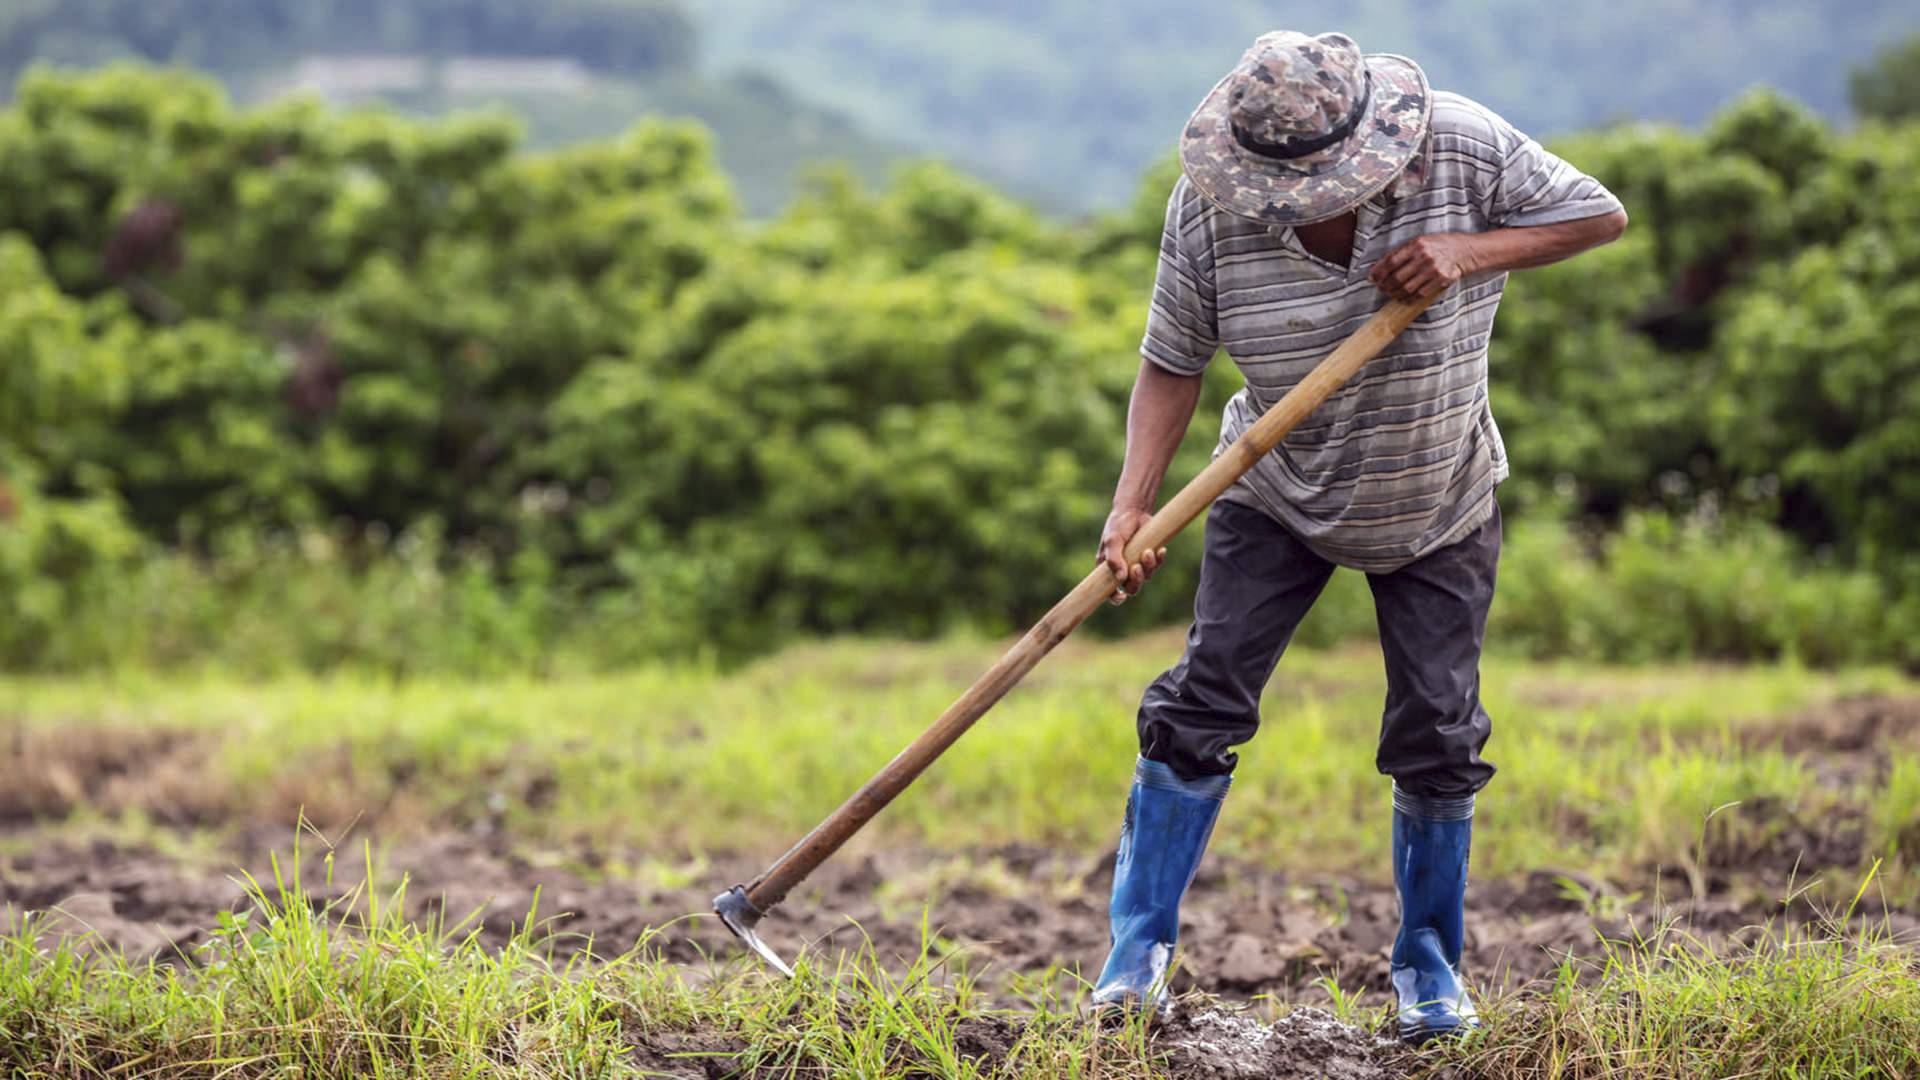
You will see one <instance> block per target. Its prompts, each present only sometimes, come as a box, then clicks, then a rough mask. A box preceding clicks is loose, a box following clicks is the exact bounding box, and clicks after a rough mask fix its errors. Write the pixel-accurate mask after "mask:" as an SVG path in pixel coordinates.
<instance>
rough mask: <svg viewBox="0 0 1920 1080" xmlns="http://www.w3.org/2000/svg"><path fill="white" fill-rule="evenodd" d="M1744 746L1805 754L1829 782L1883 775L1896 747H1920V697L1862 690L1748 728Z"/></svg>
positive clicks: (1837, 783)
mask: <svg viewBox="0 0 1920 1080" xmlns="http://www.w3.org/2000/svg"><path fill="white" fill-rule="evenodd" d="M1741 744H1742V746H1744V747H1746V748H1748V749H1773V750H1779V751H1781V752H1783V753H1787V754H1799V755H1803V756H1804V757H1805V758H1806V759H1807V761H1808V764H1809V765H1811V766H1812V768H1813V769H1814V772H1815V773H1816V774H1817V775H1818V776H1819V777H1820V779H1821V781H1822V782H1823V783H1826V784H1830V785H1835V786H1843V785H1847V784H1855V783H1863V782H1871V781H1877V780H1879V779H1881V778H1882V777H1883V776H1884V775H1885V773H1886V769H1887V767H1888V763H1889V762H1890V761H1891V760H1892V754H1890V753H1889V751H1890V750H1892V749H1895V748H1904V749H1907V750H1920V697H1913V696H1901V695H1894V694H1859V695H1855V696H1853V697H1844V698H1840V699H1839V700H1837V701H1833V702H1829V703H1827V704H1825V705H1821V706H1819V707H1816V708H1812V709H1808V710H1806V711H1805V712H1802V713H1800V714H1799V715H1797V716H1795V717H1793V718H1792V719H1790V720H1788V721H1786V722H1784V723H1781V722H1778V721H1773V722H1769V723H1767V724H1765V725H1762V726H1758V727H1754V728H1751V729H1749V730H1748V731H1746V732H1744V733H1743V735H1742V738H1741Z"/></svg>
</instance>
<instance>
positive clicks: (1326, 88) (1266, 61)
mask: <svg viewBox="0 0 1920 1080" xmlns="http://www.w3.org/2000/svg"><path fill="white" fill-rule="evenodd" d="M1432 111H1433V104H1432V95H1430V94H1429V93H1428V91H1427V76H1426V74H1425V73H1424V72H1422V71H1421V70H1420V65H1418V64H1416V63H1414V62H1413V61H1411V60H1409V59H1407V58H1406V57H1404V56H1393V55H1391V54H1387V53H1374V54H1371V55H1362V54H1361V52H1360V47H1359V46H1358V45H1355V44H1354V42H1353V39H1352V38H1349V37H1347V36H1346V35H1344V34H1322V35H1320V36H1319V37H1309V36H1307V35H1306V34H1302V33H1299V32H1297V31H1292V30H1281V31H1276V32H1274V33H1271V34H1263V35H1261V37H1260V39H1259V40H1258V41H1255V42H1254V43H1253V48H1251V49H1248V50H1247V53H1246V55H1245V56H1242V57H1241V58H1240V64H1239V66H1237V67H1235V68H1234V69H1233V70H1232V71H1231V72H1229V73H1228V74H1227V77H1226V78H1224V79H1221V80H1220V82H1219V84H1218V85H1216V86H1215V87H1214V88H1213V90H1212V91H1211V92H1210V93H1208V94H1207V97H1206V100H1205V101H1202V102H1201V103H1200V107H1199V108H1198V109H1196V110H1194V113H1193V117H1192V119H1190V120H1188V121H1187V130H1186V133H1185V134H1184V135H1182V136H1181V139H1180V164H1181V167H1182V168H1184V169H1185V170H1186V173H1187V179H1188V180H1190V181H1191V182H1192V183H1193V185H1194V186H1195V187H1197V188H1199V189H1200V191H1201V193H1202V194H1204V195H1206V197H1207V198H1208V199H1210V200H1212V201H1213V202H1214V203H1215V204H1216V205H1218V206H1219V207H1220V208H1221V209H1223V210H1226V211H1227V212H1228V213H1232V214H1238V215H1240V216H1242V217H1249V218H1253V219H1255V220H1258V221H1266V222H1271V223H1273V224H1275V225H1304V224H1307V223H1309V222H1314V221H1323V220H1325V219H1327V218H1330V217H1337V216H1339V215H1340V214H1343V213H1345V212H1346V211H1348V210H1351V209H1352V208H1354V207H1355V206H1358V205H1360V204H1361V203H1363V202H1365V201H1367V200H1368V199H1370V198H1372V197H1373V196H1374V195H1376V194H1378V193H1379V192H1381V191H1382V190H1384V189H1385V188H1386V187H1387V186H1388V185H1389V184H1392V183H1393V182H1394V180H1395V179H1396V178H1398V177H1399V176H1400V174H1401V172H1402V171H1403V170H1405V169H1406V168H1407V165H1408V163H1409V162H1411V161H1412V160H1413V158H1414V155H1415V154H1416V153H1417V152H1418V151H1419V149H1420V144H1421V141H1422V140H1423V139H1425V138H1426V135H1427V125H1428V121H1429V119H1430V117H1431V115H1432Z"/></svg>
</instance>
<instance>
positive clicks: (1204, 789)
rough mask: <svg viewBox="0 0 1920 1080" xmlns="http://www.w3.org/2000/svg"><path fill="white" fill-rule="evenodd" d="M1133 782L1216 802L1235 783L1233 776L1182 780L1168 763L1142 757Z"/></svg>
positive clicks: (1134, 769)
mask: <svg viewBox="0 0 1920 1080" xmlns="http://www.w3.org/2000/svg"><path fill="white" fill-rule="evenodd" d="M1133 782H1134V783H1136V784H1139V785H1140V786H1141V787H1149V788H1157V789H1159V790H1161V791H1171V792H1174V793H1176V794H1179V795H1190V796H1192V797H1193V798H1196V799H1212V800H1213V801H1214V802H1219V801H1221V800H1222V799H1225V798H1226V797H1227V785H1229V784H1231V783H1233V777H1232V776H1202V777H1199V778H1198V779H1194V780H1182V779H1180V777H1179V775H1178V774H1176V773H1175V772H1174V771H1173V769H1171V768H1169V767H1168V766H1167V765H1165V764H1162V763H1161V762H1158V761H1148V760H1147V759H1146V758H1140V759H1139V760H1138V761H1137V762H1136V763H1135V764H1134V767H1133Z"/></svg>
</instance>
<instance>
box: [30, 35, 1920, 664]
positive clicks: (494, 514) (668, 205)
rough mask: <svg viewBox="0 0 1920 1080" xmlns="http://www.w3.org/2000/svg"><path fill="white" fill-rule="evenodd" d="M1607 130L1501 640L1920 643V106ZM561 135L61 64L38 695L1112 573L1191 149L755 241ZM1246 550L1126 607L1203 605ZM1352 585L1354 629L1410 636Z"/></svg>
mask: <svg viewBox="0 0 1920 1080" xmlns="http://www.w3.org/2000/svg"><path fill="white" fill-rule="evenodd" d="M1561 149H1562V150H1563V151H1564V152H1566V153H1567V154H1568V155H1569V156H1570V157H1571V158H1573V159H1574V160H1575V161H1577V162H1578V163H1580V164H1581V165H1582V166H1583V167H1585V168H1587V169H1588V170H1590V171H1592V172H1594V173H1595V174H1596V175H1598V176H1600V177H1601V178H1603V179H1604V180H1605V181H1606V182H1607V183H1608V184H1609V185H1610V186H1612V187H1613V189H1614V190H1615V191H1617V192H1618V193H1619V194H1620V195H1621V196H1622V197H1623V198H1624V199H1625V200H1626V203H1627V205H1628V208H1629V210H1630V212H1631V213H1632V215H1633V218H1634V226H1633V228H1632V229H1631V230H1630V231H1629V233H1628V235H1627V237H1626V238H1625V239H1624V240H1623V241H1621V242H1620V243H1618V244H1616V245H1614V246H1612V247H1609V248H1607V249H1604V250H1602V251H1599V252H1596V253H1593V254H1591V255H1589V256H1587V257H1585V258H1583V259H1580V260H1577V261H1575V262H1573V263H1569V264H1565V265H1562V266H1559V267H1555V268H1551V269H1548V270H1545V271H1539V272H1535V273H1532V274H1529V275H1523V276H1522V277H1521V278H1519V279H1517V280H1516V283H1515V285H1514V287H1513V289H1512V290H1511V291H1510V293H1509V298H1508V300H1507V302H1506V306H1505V308H1504V309H1503V312H1502V315H1501V319H1500V326H1499V329H1498V332H1497V334H1496V340H1495V345H1494V351H1493V357H1494V360H1493V363H1494V367H1495V370H1494V375H1493V380H1494V384H1493V395H1494V407H1495V412H1496V415H1497V416H1498V417H1499V419H1500V422H1501V426H1502V429H1503V431H1504V432H1505V433H1506V436H1507V440H1508V446H1509V449H1510V451H1511V452H1512V456H1513V460H1514V464H1515V475H1514V478H1513V480H1512V481H1511V482H1510V483H1509V485H1508V486H1507V488H1506V489H1505V491H1504V492H1503V502H1504V505H1505V506H1506V507H1507V508H1508V511H1509V515H1510V518H1509V520H1510V523H1511V525H1510V529H1509V534H1508V548H1507V555H1506V558H1505V561H1504V563H1503V568H1502V576H1503V581H1502V595H1501V600H1500V602H1499V607H1498V608H1497V611H1496V616H1495V618H1496V626H1495V629H1494V631H1493V634H1494V638H1495V640H1496V642H1498V643H1499V644H1500V645H1501V646H1503V647H1507V648H1516V649H1524V650H1528V651H1531V652H1534V653H1537V654H1541V655H1574V656H1593V657H1608V658H1623V659H1644V658H1662V657H1675V656H1686V655H1705V656H1719V657H1774V656H1782V655H1790V656H1794V657H1798V658H1801V659H1804V660H1807V661H1810V662H1816V663H1832V662H1851V661H1861V660H1892V661H1899V662H1906V663H1913V662H1914V661H1915V660H1916V656H1917V655H1920V654H1917V653H1916V651H1915V650H1916V645H1915V644H1914V642H1915V641H1916V640H1920V635H1917V633H1916V632H1920V556H1917V555H1916V553H1915V552H1914V550H1913V544H1912V541H1911V533H1912V525H1911V523H1912V521H1913V520H1914V519H1915V515H1916V513H1920V469H1917V468H1916V466H1920V423H1916V421H1915V419H1914V418H1915V416H1916V415H1920V411H1917V410H1920V346H1916V344H1915V341H1916V338H1915V335H1914V334H1913V332H1912V327H1913V326H1914V325H1915V324H1916V319H1917V318H1920V125H1915V124H1913V123H1911V122H1904V123H1886V124H1882V123H1870V124H1867V125H1865V126H1863V127H1861V128H1859V129H1858V130H1856V131H1852V132H1844V133H1843V132H1839V131H1836V130H1834V129H1832V128H1830V127H1828V126H1827V125H1826V124H1825V123H1823V122H1822V121H1820V120H1818V119H1816V118H1815V117H1814V116H1813V115H1812V114H1810V113H1808V112H1807V111H1805V110H1803V109H1802V108H1800V107H1798V106H1796V105H1794V104H1792V103H1790V102H1788V101H1786V100H1784V99H1782V98H1780V97H1777V96H1773V95H1769V94H1758V95H1755V96H1751V97H1749V98H1747V99H1745V100H1744V101H1742V102H1740V103H1739V104H1737V105H1735V106H1734V107H1731V108H1729V109H1727V110H1726V111H1724V112H1723V113H1721V114H1720V115H1719V116H1718V117H1717V118H1715V120H1714V121H1713V122H1712V123H1711V124H1710V125H1709V126H1708V127H1707V128H1706V129H1705V130H1703V131H1701V132H1698V133H1689V132H1683V131H1679V130H1673V129H1667V128H1661V127H1626V128H1620V129H1617V130H1613V131H1608V132H1604V133H1599V134H1594V135H1590V136H1584V137H1581V138H1578V139H1574V140H1569V141H1567V142H1566V143H1565V144H1564V145H1562V146H1561ZM513 150H514V135H513V133H512V131H511V130H509V129H507V128H505V127H503V126H502V125H501V124H500V123H499V122H497V121H492V120H476V121H462V122H451V123H444V124H433V125H422V124H418V123H415V122H411V121H406V120H401V119H396V118H394V117H391V116H388V115H383V114H377V113H366V114H337V113H329V112H326V111H323V110H319V109H316V108H314V107H311V106H302V105H281V106H273V107H268V108H263V109H258V110H252V111H236V110H234V109H232V108H230V107H229V106H228V105H227V104H226V103H225V101H224V99H223V98H222V96H221V94H220V93H219V91H218V90H217V89H216V88H215V87H214V86H213V85H212V84H210V83H207V82H203V81H198V80H195V79H191V78H187V77H183V76H178V75H161V74H155V73H151V72H145V71H141V70H137V69H116V70H111V71H109V72H106V73H102V74H97V75H91V76H85V77H61V76H54V75H48V74H41V75H33V76H29V77H28V78H27V79H26V80H25V81H24V82H23V83H22V84H21V85H20V86H19V88H18V90H17V93H16V95H15V100H14V104H13V105H12V106H11V107H10V108H8V109H7V110H6V111H5V112H4V113H0V603H4V605H5V608H6V610H7V612H8V616H9V617H8V618H7V619H6V620H4V621H0V663H4V665H5V666H8V667H12V668H16V669H34V668H75V667H88V666H98V665H110V664H120V663H134V664H191V663H199V662H217V663H222V664H228V665H234V666H238V667H242V668H246V669H253V670H272V669H277V668H284V667H326V666H329V665H333V664H341V663H354V664H361V663H364V664H375V665H380V666H384V667H388V668H392V669H396V670H407V669H419V668H456V669H487V668H492V667H500V666H510V667H529V666H530V667H535V668H553V667H568V666H574V665H599V664H615V663H623V662H631V661H634V660H637V659H645V658H649V657H654V656H661V655H684V654H689V653H705V654H711V655H716V656H720V657H723V658H724V657H729V656H738V655H743V654H746V653H750V652H752V651H754V650H757V649H761V648H765V647H769V646H771V645H774V644H777V643H779V642H781V641H783V640H787V639H790V638H792V637H793V636H795V635H799V634H812V633H826V632H867V633H906V634H928V633H936V632H946V631H953V630H980V631H988V632H998V631H1003V630H1006V629H1010V628H1015V627H1018V626H1022V625H1024V624H1025V623H1026V622H1027V621H1029V620H1030V619H1031V618H1033V617H1034V616H1036V615H1037V614H1038V613H1039V612H1040V611H1042V610H1044V608H1045V607H1046V606H1048V605H1049V604H1050V603H1051V602H1052V601H1053V600H1055V599H1057V597H1058V595H1059V594H1060V593H1061V592H1062V591H1063V590H1064V589H1065V588H1066V587H1067V586H1068V585H1069V584H1070V583H1071V582H1072V581H1074V580H1077V579H1078V577H1079V576H1080V575H1081V574H1083V573H1084V572H1085V570H1086V569H1087V567H1088V566H1089V565H1090V564H1091V558H1092V549H1093V545H1094V540H1095V538H1096V535H1097V532H1098V529H1099V525H1100V522H1101V520H1102V518H1103V517H1104V515H1105V511H1106V508H1107V500H1108V497H1109V494H1110V492H1111V488H1112V482H1113V478H1114V475H1115V474H1116V472H1117V469H1118V464H1119V457H1120V451H1121V447H1122V437H1123V432H1122V429H1123V413H1124V406H1125V399H1126V395H1127V392H1128V389H1129V387H1130V384H1131V380H1132V376H1133V372H1134V368H1135V365H1136V362H1137V361H1136V359H1135V353H1134V349H1135V346H1136V345H1137V342H1138V338H1139V334H1140V325H1141V318H1142V313H1143V305H1144V302H1145V297H1146V294H1147V288H1148V285H1149V282H1150V280H1151V274H1152V264H1153V256H1154V249H1155V243H1156V240H1157V236H1158V232H1159V226H1160V218H1161V212H1162V209H1163V207H1164V201H1165V192H1166V189H1167V186H1168V185H1169V183H1170V182H1171V180H1172V175H1173V174H1172V172H1171V171H1170V169H1169V168H1168V167H1165V166H1163V167H1161V168H1160V169H1158V170H1156V171H1155V172H1154V173H1153V174H1152V175H1150V176H1149V177H1147V178H1146V179H1145V181H1144V182H1143V184H1142V185H1141V188H1140V194H1139V196H1138V199H1137V200H1136V202H1135V204H1134V205H1133V206H1132V207H1131V208H1130V209H1128V210H1126V211H1124V212H1121V213H1117V214H1114V215H1112V216H1109V217H1107V218H1103V219H1101V220H1099V221H1097V222H1094V223H1090V224H1086V225H1081V226H1073V227H1067V226H1062V225H1058V224H1054V223H1050V222H1048V221H1047V220H1045V219H1043V218H1040V217H1038V216H1036V215H1035V214H1034V213H1033V212H1032V211H1031V210H1029V209H1028V208H1026V207H1025V206H1023V205H1022V204H1020V203H1018V202H1015V201H1013V200H1010V199H1009V198H1007V197H1005V196H1003V195H1001V194H999V193H997V192H995V191H994V190H992V189H990V188H988V187H986V186H984V185H982V184H980V183H978V182H974V181H970V180H967V179H965V178H963V177H961V176H959V175H958V174H956V173H954V172H952V171H950V170H948V169H945V168H942V167H938V166H922V167H917V168H914V169H911V170H909V171H906V172H904V173H902V174H901V175H900V176H899V177H898V179H897V180H896V181H895V182H894V183H893V184H892V185H891V186H889V187H887V188H886V189H884V190H882V191H879V192H866V191H863V190H861V189H859V188H858V187H857V186H856V185H854V184H853V183H851V182H850V181H848V180H846V179H844V178H838V177H833V176H826V177H822V178H821V179H820V180H819V181H818V182H817V183H816V184H815V185H814V187H813V189H812V190H811V191H810V192H809V193H808V194H806V195H805V196H804V197H802V198H801V199H799V200H798V201H797V202H796V203H795V204H794V205H793V206H792V207H791V208H790V209H789V210H788V211H787V212H785V213H784V214H782V215H781V216H780V217H779V218H777V219H775V220H773V221H771V222H767V223H754V222H749V221H746V220H744V219H743V218H742V216H741V215H740V213H739V212H738V210H737V208H736V206H735V204H734V201H733V198H732V196H731V194H730V189H729V185H728V184H727V182H726V181H725V179H724V178H723V176H722V175H721V174H720V173H719V171H718V170H717V169H716V168H715V166H714V164H713V161H712V159H711V157H710V155H709V153H708V150H707V147H706V142H705V139H704V137H703V135H702V133H701V132H700V131H698V130H697V129H694V128H691V127H687V126H672V125H661V124H645V125H642V126H640V127H639V128H637V129H635V130H634V131H633V132H632V133H630V134H629V135H628V136H626V137H625V138H623V139H621V140H619V141H617V142H607V143H603V144H596V145H588V146H583V147H579V148H576V149H572V150H566V151H561V152H555V153H550V154H542V155H530V154H516V153H514V152H513ZM1235 378H1236V377H1235V375H1234V373H1233V370H1232V366H1231V364H1229V363H1227V362H1225V361H1224V359H1223V360H1221V361H1220V362H1217V363H1216V364H1215V366H1214V369H1213V371H1212V373H1211V374H1210V375H1209V380H1210V382H1209V390H1208V397H1207V403H1206V405H1205V407H1204V408H1203V411H1202V414H1201V415H1200V417H1199V418H1198V419H1197V421H1196V424H1195V429H1194V431H1193V432H1192V433H1191V434H1190V436H1189V438H1188V440H1187V442H1186V444H1185V446H1184V447H1183V450H1182V455H1181V459H1180V461H1179V462H1178V463H1177V464H1176V465H1175V468H1174V470H1173V475H1172V479H1171V480H1170V484H1171V483H1179V482H1182V481H1184V479H1185V478H1186V477H1187V476H1189V475H1191V474H1192V472H1194V471H1195V470H1196V469H1197V468H1198V467H1199V466H1200V464H1202V463H1203V462H1204V461H1205V459H1206V455H1207V453H1208V451H1209V450H1210V449H1211V446H1212V442H1213V431H1214V430H1215V427H1216V425H1217V417H1218V407H1219V405H1220V403H1221V402H1222V401H1223V400H1224V398H1225V397H1226V395H1227V394H1229V393H1230V392H1231V391H1232V389H1233V388H1234V385H1235ZM1198 547H1199V545H1198V542H1197V537H1196V536H1188V537H1184V538H1182V540H1181V541H1180V542H1179V543H1178V544H1177V545H1176V551H1177V558H1176V560H1175V563H1174V566H1173V567H1172V568H1171V569H1170V570H1169V571H1168V572H1167V574H1165V575H1163V577H1164V578H1165V579H1166V580H1157V581H1156V582H1155V585H1154V586H1153V587H1151V588H1150V589H1149V590H1148V591H1147V592H1146V593H1145V594H1143V596H1142V597H1141V598H1140V599H1139V600H1138V601H1136V602H1134V603H1131V604H1129V605H1127V606H1126V607H1125V608H1123V609H1120V610H1119V611H1116V612H1112V613H1110V614H1107V615H1103V616H1102V617H1101V618H1099V619H1098V620H1096V624H1097V625H1098V626H1099V627H1101V628H1103V629H1109V630H1112V629H1128V628H1137V627H1140V626H1144V625H1150V624H1156V623H1165V622H1170V621H1175V620H1178V619H1180V618H1182V617H1183V616H1184V613H1185V609H1186V606H1187V604H1188V603H1189V601H1190V595H1191V593H1190V590H1189V588H1188V586H1190V583H1191V574H1192V569H1193V565H1194V561H1195V559H1196V556H1197V551H1198ZM1344 577H1345V578H1346V579H1348V580H1343V581H1342V582H1341V583H1340V584H1339V585H1338V586H1337V587H1336V589H1335V590H1334V592H1333V593H1332V594H1331V595H1330V596H1329V597H1328V599H1327V600H1326V601H1325V602H1324V603H1323V607H1324V608H1325V609H1326V610H1324V611H1322V612H1320V613H1318V614H1317V615H1316V619H1315V622H1314V624H1313V626H1312V627H1311V628H1310V631H1309V638H1310V639H1312V638H1316V637H1317V638H1320V639H1325V638H1328V637H1332V636H1339V635H1345V634H1352V633H1364V632H1368V631H1369V630H1370V629H1371V615H1370V612H1369V610H1368V608H1367V606H1366V602H1365V599H1364V594H1365V590H1364V587H1362V586H1361V585H1359V583H1358V582H1357V579H1355V578H1353V577H1352V575H1344Z"/></svg>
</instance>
